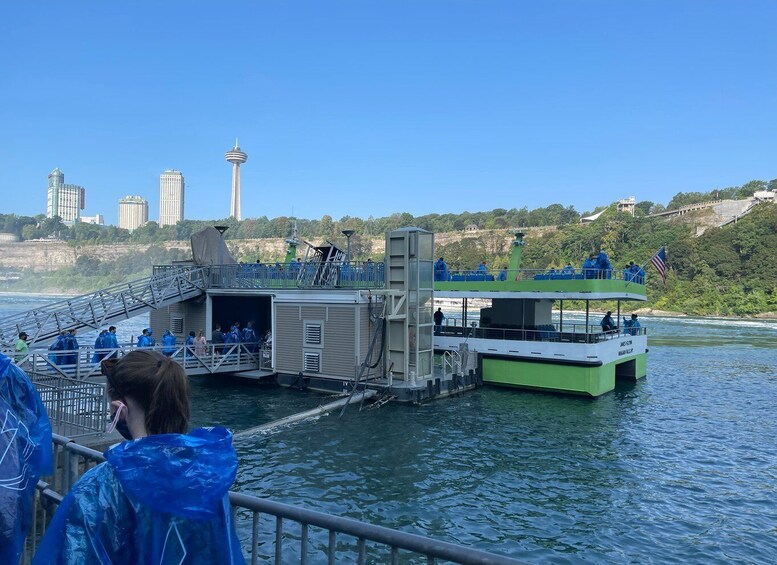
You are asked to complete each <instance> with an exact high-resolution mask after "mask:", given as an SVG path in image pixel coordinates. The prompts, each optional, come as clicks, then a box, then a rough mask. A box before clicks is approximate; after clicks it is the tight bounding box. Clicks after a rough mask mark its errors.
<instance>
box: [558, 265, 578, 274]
mask: <svg viewBox="0 0 777 565" xmlns="http://www.w3.org/2000/svg"><path fill="white" fill-rule="evenodd" d="M561 274H562V275H574V274H575V268H574V267H573V266H572V263H567V264H566V265H565V266H564V268H563V269H561Z"/></svg>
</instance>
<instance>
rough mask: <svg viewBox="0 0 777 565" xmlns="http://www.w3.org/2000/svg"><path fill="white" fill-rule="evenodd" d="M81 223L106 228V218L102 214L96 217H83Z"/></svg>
mask: <svg viewBox="0 0 777 565" xmlns="http://www.w3.org/2000/svg"><path fill="white" fill-rule="evenodd" d="M81 222H82V223H84V224H94V225H96V226H104V225H105V218H103V215H102V214H96V215H94V216H81Z"/></svg>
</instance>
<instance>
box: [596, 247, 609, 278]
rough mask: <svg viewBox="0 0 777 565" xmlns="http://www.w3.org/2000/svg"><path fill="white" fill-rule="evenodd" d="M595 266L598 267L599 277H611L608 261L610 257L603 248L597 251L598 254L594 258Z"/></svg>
mask: <svg viewBox="0 0 777 565" xmlns="http://www.w3.org/2000/svg"><path fill="white" fill-rule="evenodd" d="M596 268H597V269H599V278H600V279H611V278H612V263H610V258H609V257H608V256H607V253H605V251H604V249H602V250H601V251H599V256H598V257H597V258H596Z"/></svg>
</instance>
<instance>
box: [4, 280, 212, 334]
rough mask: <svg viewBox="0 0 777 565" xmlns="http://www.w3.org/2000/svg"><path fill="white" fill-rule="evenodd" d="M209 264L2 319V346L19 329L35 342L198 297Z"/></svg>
mask: <svg viewBox="0 0 777 565" xmlns="http://www.w3.org/2000/svg"><path fill="white" fill-rule="evenodd" d="M208 271H209V269H208V268H207V267H194V268H192V267H184V268H181V269H176V270H170V271H166V272H165V273H164V274H159V275H153V276H150V277H147V278H145V279H139V280H136V281H132V282H129V283H125V284H120V285H116V286H112V287H110V288H104V289H102V290H98V291H96V292H93V293H91V294H84V295H82V296H77V297H75V298H70V299H67V300H63V301H61V302H55V303H54V304H49V305H47V306H45V307H43V308H36V309H34V310H30V311H28V312H24V313H21V314H17V315H15V316H9V317H6V318H3V319H2V320H0V346H2V347H13V346H14V345H15V344H16V340H17V339H18V336H19V332H22V331H23V332H26V333H27V336H28V339H27V343H28V344H29V345H32V344H34V343H37V342H44V341H48V340H51V339H53V338H54V337H56V336H57V335H59V334H60V333H61V332H62V331H64V330H66V329H71V328H76V329H79V328H94V329H99V328H101V327H104V326H105V325H107V324H110V323H113V322H117V321H119V320H126V319H128V318H132V317H134V316H137V315H139V314H143V313H145V312H148V311H150V310H157V309H159V308H163V307H165V306H169V305H170V304H175V303H177V302H183V301H185V300H189V299H191V298H196V297H198V296H200V295H202V294H204V293H205V291H206V290H207V288H208V281H209V272H208Z"/></svg>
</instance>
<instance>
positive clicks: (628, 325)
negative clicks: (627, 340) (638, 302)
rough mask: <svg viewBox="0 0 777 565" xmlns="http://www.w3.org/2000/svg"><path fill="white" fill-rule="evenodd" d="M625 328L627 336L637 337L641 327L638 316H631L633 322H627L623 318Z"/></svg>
mask: <svg viewBox="0 0 777 565" xmlns="http://www.w3.org/2000/svg"><path fill="white" fill-rule="evenodd" d="M623 327H624V328H625V333H626V334H627V335H637V334H639V328H640V327H641V326H640V324H639V320H638V319H637V315H636V314H632V315H631V320H627V319H626V318H625V317H624V318H623Z"/></svg>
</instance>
